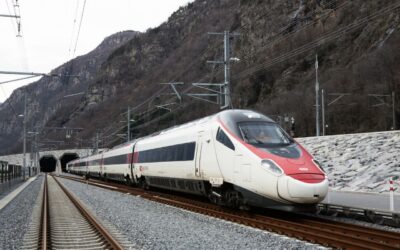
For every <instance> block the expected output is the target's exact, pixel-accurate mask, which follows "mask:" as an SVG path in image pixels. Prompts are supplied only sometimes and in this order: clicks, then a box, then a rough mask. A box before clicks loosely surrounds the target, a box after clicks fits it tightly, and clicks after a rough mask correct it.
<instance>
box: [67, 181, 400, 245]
mask: <svg viewBox="0 0 400 250" xmlns="http://www.w3.org/2000/svg"><path fill="white" fill-rule="evenodd" d="M64 178H68V179H72V180H76V181H81V182H84V183H88V184H91V185H96V186H99V187H102V188H106V189H110V190H114V191H119V192H123V193H130V194H132V195H140V196H141V197H143V198H146V199H149V200H152V201H156V202H160V203H164V204H168V205H171V206H175V207H179V208H182V209H185V210H189V211H193V212H196V213H201V214H205V215H209V216H212V217H216V218H220V219H223V220H227V221H232V222H236V223H239V224H243V225H247V226H250V227H254V228H259V229H262V230H266V231H270V232H275V233H278V234H283V235H287V236H289V237H294V238H298V239H300V240H305V241H308V242H311V243H316V244H320V245H323V246H327V247H333V248H342V249H400V233H396V232H389V231H384V230H379V229H374V228H368V227H365V226H359V225H355V224H349V223H343V222H338V221H333V220H327V219H321V218H316V217H311V216H307V215H299V214H293V213H285V212H277V211H274V210H271V211H268V212H267V213H263V214H261V213H260V214H259V213H254V212H252V213H249V212H245V211H240V210H230V209H226V208H223V207H220V206H216V205H213V204H210V203H207V202H203V201H200V200H193V199H190V198H187V197H182V196H177V195H171V194H165V193H160V192H154V191H145V190H142V189H139V188H132V187H129V186H125V185H122V184H118V183H110V182H102V181H98V180H90V181H84V180H82V179H80V178H74V177H64Z"/></svg>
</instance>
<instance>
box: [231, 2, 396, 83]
mask: <svg viewBox="0 0 400 250" xmlns="http://www.w3.org/2000/svg"><path fill="white" fill-rule="evenodd" d="M399 7H400V3H395V4H392V5H390V6H387V7H386V8H383V9H380V10H379V11H377V12H375V13H373V14H371V15H369V16H366V17H363V18H361V19H359V20H356V21H355V22H353V23H351V24H349V25H347V26H345V27H343V28H340V29H337V30H335V31H332V32H329V33H326V34H325V35H323V36H321V37H319V38H317V39H315V40H314V41H312V42H309V43H307V44H305V45H303V46H300V47H298V48H296V49H294V50H292V51H290V52H288V53H285V54H283V55H280V56H277V57H275V58H273V59H272V60H269V61H266V62H264V63H262V64H259V65H256V66H253V67H250V68H247V69H245V70H243V71H242V72H240V73H238V74H236V75H235V76H234V79H241V78H243V77H245V76H247V75H250V74H254V73H256V72H258V71H260V70H262V69H266V68H269V67H271V66H273V65H275V64H277V63H280V62H283V61H286V60H288V59H291V58H292V57H295V56H298V55H300V54H302V53H304V52H307V51H310V50H312V49H315V48H316V47H318V46H320V45H321V44H323V43H325V42H327V41H331V40H333V39H336V38H338V37H341V36H343V34H345V33H346V32H349V31H351V30H354V29H357V28H359V27H361V26H362V25H364V24H366V23H368V22H371V21H373V20H374V19H376V18H378V17H380V16H382V15H384V14H387V13H390V12H392V11H394V10H396V9H397V8H399Z"/></svg>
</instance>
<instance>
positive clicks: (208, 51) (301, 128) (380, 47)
mask: <svg viewBox="0 0 400 250" xmlns="http://www.w3.org/2000/svg"><path fill="white" fill-rule="evenodd" d="M399 5H400V4H399V3H398V1H395V0H388V1H362V0H354V1H344V0H297V1H285V0H277V1H270V0H267V1H253V0H197V1H194V2H193V3H191V4H188V5H187V6H185V7H182V8H180V9H179V10H177V11H176V12H175V13H174V14H173V15H172V16H171V17H170V18H169V19H168V20H167V21H166V22H165V23H163V24H161V25H160V26H159V27H157V28H154V29H149V30H148V31H147V32H145V33H142V34H138V35H136V36H134V37H133V38H132V39H130V40H129V41H128V42H127V43H126V44H124V45H123V46H120V47H118V48H116V49H115V50H113V51H112V52H110V53H109V55H108V57H107V58H106V59H105V61H104V62H103V63H102V64H101V67H100V68H99V70H98V71H96V74H93V75H91V77H90V79H89V78H88V81H87V85H86V87H87V88H86V91H85V95H84V96H83V97H79V98H77V99H73V100H70V101H68V103H67V104H65V105H63V107H62V108H57V110H53V111H49V112H47V113H46V114H48V115H46V116H45V120H44V121H43V122H42V124H46V126H55V127H59V126H68V127H81V128H83V131H81V132H80V134H79V137H80V138H83V139H84V141H85V142H86V143H91V142H92V141H89V139H91V138H92V139H93V138H95V137H96V134H97V135H98V137H99V138H101V140H100V143H101V145H100V146H102V147H103V146H112V145H115V144H118V143H120V142H122V141H123V140H124V139H121V138H120V137H117V136H116V135H118V134H120V136H122V135H121V134H122V133H125V131H126V126H124V123H121V121H122V122H123V121H124V120H126V116H123V115H121V114H123V112H125V111H126V109H127V107H128V106H131V107H135V108H134V109H133V111H132V117H133V119H134V120H135V121H134V122H132V124H131V127H132V133H133V134H134V136H135V137H137V136H143V135H145V134H149V133H152V132H155V131H157V130H159V129H162V128H165V127H168V126H172V125H174V124H178V123H182V122H185V121H189V120H192V119H196V118H199V117H202V116H205V115H208V114H211V113H214V112H217V111H219V106H218V105H213V104H208V103H206V102H201V101H197V100H195V99H193V98H191V97H189V96H188V95H186V94H187V93H199V92H200V93H205V92H201V90H199V89H196V88H193V87H191V83H195V82H212V83H221V82H223V79H224V72H223V65H213V64H207V63H206V61H207V60H221V59H222V58H223V39H222V36H212V35H208V34H207V33H208V32H223V31H230V32H235V33H239V36H236V37H234V38H231V39H230V40H231V54H232V56H233V57H237V58H240V62H239V63H235V64H232V65H231V90H232V102H233V106H234V107H236V108H250V109H255V110H258V111H261V112H263V113H265V114H268V115H271V116H272V117H273V118H274V119H277V120H278V119H280V118H281V117H282V116H284V115H285V116H289V117H294V118H295V121H296V131H295V133H296V135H297V136H308V135H313V134H314V133H315V132H314V131H315V115H314V114H315V107H314V104H315V89H314V88H315V69H314V65H315V58H316V54H318V60H319V82H320V86H321V88H323V89H324V90H325V93H327V94H326V96H325V101H326V120H327V122H326V123H327V125H328V126H327V133H328V134H336V133H346V132H365V131H376V130H387V129H390V127H391V126H392V119H391V117H392V111H391V109H390V106H391V101H390V98H388V97H383V99H382V100H383V101H384V103H383V105H381V104H379V102H378V103H377V101H378V100H377V99H376V98H375V97H372V96H371V95H370V94H380V95H382V94H384V95H388V94H391V93H392V92H394V93H395V95H396V96H399V94H400V81H399V79H400V64H398V63H396V62H397V61H398V60H399V59H400V50H399V44H400V34H399V31H398V29H399V22H400V16H399V13H400V12H399V11H398V10H399ZM166 82H185V85H183V86H181V85H180V86H178V90H179V91H180V93H181V94H182V96H183V102H182V103H179V101H178V100H177V99H176V98H174V96H173V94H172V95H171V93H173V92H172V90H171V89H170V87H169V86H166V85H160V83H166ZM71 92H72V91H71ZM69 93H70V92H69ZM335 93H344V94H346V95H344V96H343V97H341V98H340V99H339V100H338V101H335V102H333V101H334V100H335V99H336V98H338V97H339V96H337V95H332V94H335ZM165 104H169V105H168V106H167V107H165V106H163V105H165ZM328 104H329V105H328ZM377 104H378V105H377ZM160 106H162V107H164V108H160ZM168 110H173V111H174V112H168ZM399 114H400V106H399V105H396V107H395V117H396V119H397V120H398V121H399ZM398 123H399V122H398ZM0 125H1V124H0ZM283 125H284V126H285V127H286V126H287V125H288V124H283ZM0 128H1V126H0ZM46 136H47V137H48V138H52V139H54V140H58V139H60V138H61V137H62V136H63V135H62V134H61V133H57V132H56V131H53V132H50V133H49V134H46Z"/></svg>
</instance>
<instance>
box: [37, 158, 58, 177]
mask: <svg viewBox="0 0 400 250" xmlns="http://www.w3.org/2000/svg"><path fill="white" fill-rule="evenodd" d="M39 165H40V171H41V172H46V173H48V172H54V171H56V166H57V159H56V158H55V157H54V156H53V155H44V156H42V157H41V158H40V160H39Z"/></svg>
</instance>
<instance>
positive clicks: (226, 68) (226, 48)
mask: <svg viewBox="0 0 400 250" xmlns="http://www.w3.org/2000/svg"><path fill="white" fill-rule="evenodd" d="M229 38H230V36H229V31H224V79H225V81H224V97H225V102H224V103H225V107H227V108H228V109H231V108H233V107H232V100H231V89H230V88H231V86H230V78H231V74H230V72H231V68H230V58H231V56H230V54H231V53H230V43H229Z"/></svg>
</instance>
